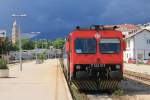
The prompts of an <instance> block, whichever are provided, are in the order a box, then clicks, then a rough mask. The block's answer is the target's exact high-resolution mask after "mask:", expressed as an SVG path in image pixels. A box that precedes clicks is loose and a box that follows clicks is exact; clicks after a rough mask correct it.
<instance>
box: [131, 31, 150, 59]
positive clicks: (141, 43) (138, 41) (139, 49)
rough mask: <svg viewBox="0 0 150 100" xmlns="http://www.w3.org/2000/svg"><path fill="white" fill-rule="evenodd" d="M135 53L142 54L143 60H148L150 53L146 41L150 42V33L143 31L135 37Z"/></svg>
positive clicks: (149, 46) (149, 45)
mask: <svg viewBox="0 0 150 100" xmlns="http://www.w3.org/2000/svg"><path fill="white" fill-rule="evenodd" d="M134 38H135V47H134V48H135V51H134V52H136V55H135V56H137V54H142V55H143V59H149V58H150V56H149V53H150V44H148V43H147V40H148V39H149V40H150V32H149V31H147V30H144V31H143V32H141V33H139V34H137V35H135V37H134Z"/></svg>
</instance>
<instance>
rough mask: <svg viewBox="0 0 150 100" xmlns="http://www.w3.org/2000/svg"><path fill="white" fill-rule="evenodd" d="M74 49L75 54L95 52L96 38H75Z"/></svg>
mask: <svg viewBox="0 0 150 100" xmlns="http://www.w3.org/2000/svg"><path fill="white" fill-rule="evenodd" d="M75 51H76V53H77V54H85V53H87V54H93V53H96V40H95V39H76V40H75Z"/></svg>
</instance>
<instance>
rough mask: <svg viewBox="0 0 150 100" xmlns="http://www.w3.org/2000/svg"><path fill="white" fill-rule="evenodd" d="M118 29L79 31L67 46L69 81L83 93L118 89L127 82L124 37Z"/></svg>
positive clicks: (71, 35) (73, 33)
mask: <svg viewBox="0 0 150 100" xmlns="http://www.w3.org/2000/svg"><path fill="white" fill-rule="evenodd" d="M115 28H116V26H114V27H106V26H102V25H93V26H91V27H90V28H80V27H77V28H76V30H74V31H73V32H71V33H70V34H69V35H68V37H67V39H66V43H65V46H64V53H63V58H64V59H63V65H64V66H63V69H64V72H65V75H66V77H67V81H68V82H69V83H71V84H73V85H74V86H76V87H77V88H78V89H82V90H109V89H116V88H117V86H118V84H119V82H120V81H121V80H122V79H123V51H124V50H125V41H124V35H123V34H122V33H121V32H120V31H117V30H115Z"/></svg>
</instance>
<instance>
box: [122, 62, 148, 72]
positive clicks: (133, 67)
mask: <svg viewBox="0 0 150 100" xmlns="http://www.w3.org/2000/svg"><path fill="white" fill-rule="evenodd" d="M124 70H128V71H133V72H138V73H142V74H147V75H150V65H144V64H128V63H124Z"/></svg>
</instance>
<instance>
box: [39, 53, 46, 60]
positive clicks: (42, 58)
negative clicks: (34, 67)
mask: <svg viewBox="0 0 150 100" xmlns="http://www.w3.org/2000/svg"><path fill="white" fill-rule="evenodd" d="M38 59H39V60H40V61H41V62H44V59H45V54H44V53H40V54H38Z"/></svg>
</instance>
